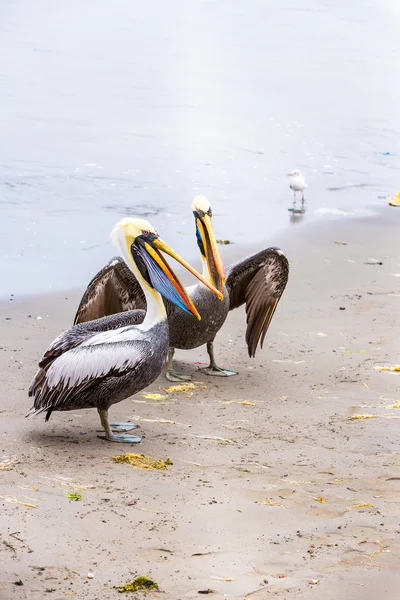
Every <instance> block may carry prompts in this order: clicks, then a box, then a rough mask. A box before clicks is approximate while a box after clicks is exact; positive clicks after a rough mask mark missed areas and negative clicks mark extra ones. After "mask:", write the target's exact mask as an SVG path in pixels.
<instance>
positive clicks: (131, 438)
mask: <svg viewBox="0 0 400 600" xmlns="http://www.w3.org/2000/svg"><path fill="white" fill-rule="evenodd" d="M97 412H98V413H99V416H100V421H101V424H102V426H103V429H104V433H105V437H104V438H103V437H102V436H101V437H102V439H106V440H109V441H110V442H125V443H128V444H134V443H137V442H140V441H141V439H142V437H141V436H140V435H120V434H114V433H113V432H112V428H111V426H110V423H109V422H108V410H101V409H100V408H98V409H97ZM113 425H114V426H115V425H128V426H129V427H130V429H133V428H134V427H136V425H134V424H133V423H113ZM117 431H118V430H117ZM119 431H128V429H127V428H125V429H119ZM99 437H100V436H99Z"/></svg>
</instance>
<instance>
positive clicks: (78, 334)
mask: <svg viewBox="0 0 400 600" xmlns="http://www.w3.org/2000/svg"><path fill="white" fill-rule="evenodd" d="M145 315H146V313H145V311H144V310H130V311H127V312H124V313H119V314H116V315H111V316H109V317H103V318H102V319H96V320H95V321H88V322H87V323H79V324H78V325H74V326H73V327H71V328H70V329H68V330H67V331H63V332H62V333H60V335H59V336H58V337H56V339H55V340H54V341H53V342H52V343H51V344H50V346H49V347H48V348H47V350H46V351H45V353H44V354H43V356H42V358H41V359H40V361H39V370H38V372H37V373H36V375H35V377H34V379H33V381H32V383H31V385H30V388H29V396H32V395H33V394H34V392H35V390H36V389H37V388H38V387H40V385H41V383H42V382H43V378H44V377H45V375H46V371H47V369H48V368H49V367H50V365H51V364H52V363H53V362H54V361H55V360H56V359H57V358H58V357H59V356H61V355H62V354H64V353H65V352H68V351H70V350H72V349H73V348H77V347H79V346H80V345H81V344H85V343H88V341H89V340H90V339H93V338H94V337H95V336H97V335H98V334H99V333H102V332H106V331H113V330H115V329H120V328H121V327H127V326H129V325H139V324H140V323H143V321H144V317H145Z"/></svg>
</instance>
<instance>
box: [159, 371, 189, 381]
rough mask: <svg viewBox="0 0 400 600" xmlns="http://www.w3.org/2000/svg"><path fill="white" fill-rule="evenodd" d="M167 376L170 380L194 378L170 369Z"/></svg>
mask: <svg viewBox="0 0 400 600" xmlns="http://www.w3.org/2000/svg"><path fill="white" fill-rule="evenodd" d="M165 377H166V378H167V379H168V381H191V380H192V378H191V377H190V375H183V374H182V373H177V372H176V371H172V370H168V371H167V372H166V373H165Z"/></svg>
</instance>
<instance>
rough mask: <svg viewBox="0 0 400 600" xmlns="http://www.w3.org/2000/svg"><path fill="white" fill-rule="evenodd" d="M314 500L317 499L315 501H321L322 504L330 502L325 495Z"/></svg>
mask: <svg viewBox="0 0 400 600" xmlns="http://www.w3.org/2000/svg"><path fill="white" fill-rule="evenodd" d="M313 500H315V502H319V503H320V504H327V502H328V500H327V499H326V498H324V497H323V496H317V497H316V498H313Z"/></svg>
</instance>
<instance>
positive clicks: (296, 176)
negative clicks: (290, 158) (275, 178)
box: [288, 169, 307, 204]
mask: <svg viewBox="0 0 400 600" xmlns="http://www.w3.org/2000/svg"><path fill="white" fill-rule="evenodd" d="M288 177H290V188H291V189H292V190H293V194H294V204H296V192H301V202H302V204H304V190H305V189H306V187H307V184H306V178H305V177H304V175H303V173H302V172H301V171H299V170H298V169H295V170H294V171H292V172H291V173H288Z"/></svg>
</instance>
